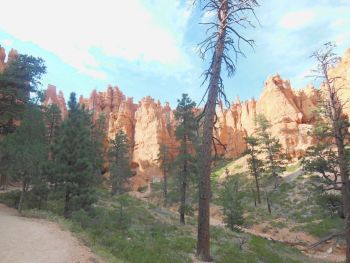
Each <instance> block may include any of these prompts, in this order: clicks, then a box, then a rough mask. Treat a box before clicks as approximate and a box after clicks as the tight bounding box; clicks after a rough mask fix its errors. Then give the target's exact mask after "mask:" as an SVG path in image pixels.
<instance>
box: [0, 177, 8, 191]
mask: <svg viewBox="0 0 350 263" xmlns="http://www.w3.org/2000/svg"><path fill="white" fill-rule="evenodd" d="M0 188H3V189H4V190H6V189H7V176H6V175H4V174H2V175H1V176H0Z"/></svg>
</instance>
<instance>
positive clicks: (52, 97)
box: [43, 84, 67, 118]
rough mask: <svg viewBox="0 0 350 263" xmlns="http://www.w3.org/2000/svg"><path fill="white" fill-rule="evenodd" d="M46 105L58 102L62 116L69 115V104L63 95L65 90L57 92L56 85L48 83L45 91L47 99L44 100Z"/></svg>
mask: <svg viewBox="0 0 350 263" xmlns="http://www.w3.org/2000/svg"><path fill="white" fill-rule="evenodd" d="M43 104H44V105H51V104H56V105H57V106H58V108H59V109H60V110H61V115H62V118H65V117H66V116H67V106H66V101H65V99H64V96H63V92H62V91H59V93H58V94H57V91H56V86H54V85H50V84H49V85H48V86H47V89H46V93H45V100H44V102H43Z"/></svg>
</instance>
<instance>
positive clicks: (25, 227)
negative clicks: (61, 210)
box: [0, 204, 101, 263]
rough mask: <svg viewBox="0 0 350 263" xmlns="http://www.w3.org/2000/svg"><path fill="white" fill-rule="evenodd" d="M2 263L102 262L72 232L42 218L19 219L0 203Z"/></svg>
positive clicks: (13, 212)
mask: <svg viewBox="0 0 350 263" xmlns="http://www.w3.org/2000/svg"><path fill="white" fill-rule="evenodd" d="M0 248H1V249H0V261H1V262H6V263H47V262H50V263H91V262H101V261H100V260H97V258H96V257H95V256H94V255H93V254H92V252H91V251H90V249H89V248H87V247H86V246H84V245H82V244H80V242H79V241H78V240H77V239H76V238H75V237H73V236H72V234H71V233H70V232H68V231H63V230H62V229H60V227H59V226H58V225H57V224H55V223H51V222H48V221H46V220H41V219H32V218H25V217H20V216H18V214H17V212H16V210H14V209H11V208H8V207H6V206H5V205H2V204H0Z"/></svg>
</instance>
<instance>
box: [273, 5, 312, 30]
mask: <svg viewBox="0 0 350 263" xmlns="http://www.w3.org/2000/svg"><path fill="white" fill-rule="evenodd" d="M315 19H316V11H315V10H313V9H310V10H302V11H296V12H289V13H287V14H285V15H284V16H283V17H282V18H281V20H280V22H279V24H280V26H281V27H282V28H284V29H299V28H303V27H305V26H307V25H310V24H311V23H312V22H313V21H314V20H315Z"/></svg>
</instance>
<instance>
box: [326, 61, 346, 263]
mask: <svg viewBox="0 0 350 263" xmlns="http://www.w3.org/2000/svg"><path fill="white" fill-rule="evenodd" d="M323 73H324V76H325V79H326V82H325V83H326V86H327V89H328V103H329V106H330V107H329V110H330V112H329V115H330V117H331V119H332V126H333V127H332V128H333V136H334V138H335V142H336V146H337V154H338V158H337V159H338V161H339V171H340V177H341V181H342V188H341V193H342V199H343V211H344V216H345V240H346V253H345V254H346V263H350V192H349V191H350V189H349V170H348V162H347V160H346V155H345V144H344V137H345V136H344V134H343V131H342V127H341V124H340V122H341V118H342V113H343V112H342V106H341V104H340V101H339V100H338V96H337V95H338V94H337V90H336V89H335V87H331V83H332V81H334V80H330V79H329V77H328V71H327V68H326V67H325V66H324V65H323ZM333 85H334V84H333Z"/></svg>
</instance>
